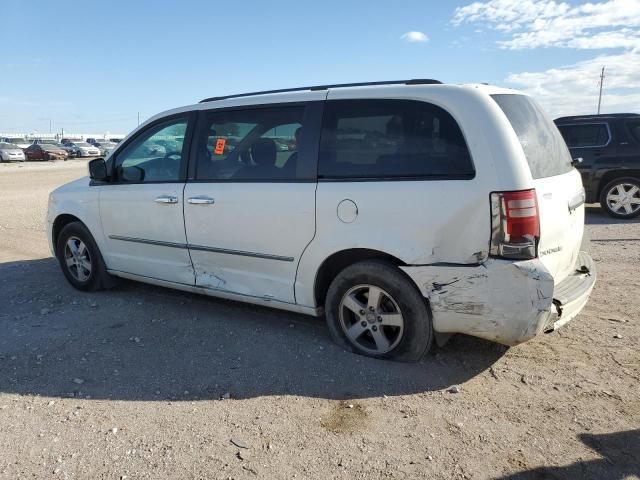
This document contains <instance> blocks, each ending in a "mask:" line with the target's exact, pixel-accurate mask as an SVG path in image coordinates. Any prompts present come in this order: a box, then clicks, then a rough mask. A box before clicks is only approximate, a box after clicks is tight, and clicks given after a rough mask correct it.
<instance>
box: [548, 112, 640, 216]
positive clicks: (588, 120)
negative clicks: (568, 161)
mask: <svg viewBox="0 0 640 480" xmlns="http://www.w3.org/2000/svg"><path fill="white" fill-rule="evenodd" d="M555 122H556V125H557V126H558V129H559V130H560V132H561V133H562V136H563V137H564V140H565V142H567V146H568V147H569V150H570V151H571V156H572V157H573V158H574V161H575V162H576V163H575V166H576V168H577V169H578V170H579V171H580V173H581V174H582V182H583V183H584V188H585V191H586V193H587V202H589V203H593V202H600V205H602V208H604V209H605V211H606V212H607V213H608V214H609V215H611V216H612V217H616V218H633V217H635V216H637V215H640V114H637V113H616V114H610V115H588V116H577V117H562V118H558V119H556V120H555ZM579 158H582V161H581V162H580V161H579V160H577V159H579Z"/></svg>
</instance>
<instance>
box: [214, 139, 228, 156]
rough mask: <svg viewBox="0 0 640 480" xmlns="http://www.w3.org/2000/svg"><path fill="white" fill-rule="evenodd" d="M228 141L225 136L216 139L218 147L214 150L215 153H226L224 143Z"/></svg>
mask: <svg viewBox="0 0 640 480" xmlns="http://www.w3.org/2000/svg"><path fill="white" fill-rule="evenodd" d="M226 143H227V141H226V140H225V139H224V138H219V139H218V140H216V148H215V149H214V150H213V153H215V154H216V155H222V154H223V153H224V145H225V144H226Z"/></svg>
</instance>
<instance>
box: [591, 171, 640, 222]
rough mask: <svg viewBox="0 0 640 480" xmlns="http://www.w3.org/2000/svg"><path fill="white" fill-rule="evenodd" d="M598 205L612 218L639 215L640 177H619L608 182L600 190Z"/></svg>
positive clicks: (628, 217)
mask: <svg viewBox="0 0 640 480" xmlns="http://www.w3.org/2000/svg"><path fill="white" fill-rule="evenodd" d="M600 206H602V208H603V209H604V211H605V212H607V213H608V214H609V215H610V216H612V217H614V218H621V219H630V218H634V217H637V216H638V215H640V179H637V178H634V177H620V178H616V179H615V180H613V181H611V182H609V183H608V184H607V185H605V187H604V188H603V189H602V191H601V192H600Z"/></svg>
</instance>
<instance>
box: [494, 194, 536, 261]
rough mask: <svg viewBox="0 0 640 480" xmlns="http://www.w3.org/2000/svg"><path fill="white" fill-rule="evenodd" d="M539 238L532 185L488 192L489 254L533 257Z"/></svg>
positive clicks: (520, 257) (534, 256) (522, 257)
mask: <svg viewBox="0 0 640 480" xmlns="http://www.w3.org/2000/svg"><path fill="white" fill-rule="evenodd" d="M539 239H540V215H539V212H538V200H537V197H536V191H535V189H532V190H522V191H518V192H494V193H492V194H491V250H490V251H491V255H493V256H496V257H503V258H511V259H517V260H522V259H531V258H536V257H537V256H538V240H539Z"/></svg>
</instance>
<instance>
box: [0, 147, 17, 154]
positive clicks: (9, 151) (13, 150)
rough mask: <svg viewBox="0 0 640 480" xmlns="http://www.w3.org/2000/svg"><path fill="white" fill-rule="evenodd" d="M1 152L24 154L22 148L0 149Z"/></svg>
mask: <svg viewBox="0 0 640 480" xmlns="http://www.w3.org/2000/svg"><path fill="white" fill-rule="evenodd" d="M0 152H4V153H22V149H21V148H2V147H0Z"/></svg>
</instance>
